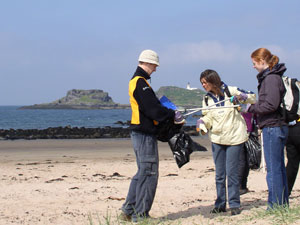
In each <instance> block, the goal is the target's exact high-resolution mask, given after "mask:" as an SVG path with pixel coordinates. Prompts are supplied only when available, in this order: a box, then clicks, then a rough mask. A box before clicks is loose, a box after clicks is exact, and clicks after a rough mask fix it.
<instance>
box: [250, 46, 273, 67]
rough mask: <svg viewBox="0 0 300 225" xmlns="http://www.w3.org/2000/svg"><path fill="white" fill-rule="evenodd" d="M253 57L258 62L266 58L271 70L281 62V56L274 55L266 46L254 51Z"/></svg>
mask: <svg viewBox="0 0 300 225" xmlns="http://www.w3.org/2000/svg"><path fill="white" fill-rule="evenodd" d="M251 58H252V59H254V60H255V61H256V62H259V61H261V60H265V61H266V63H267V64H268V65H269V69H270V70H271V69H272V68H273V67H274V66H275V65H276V64H277V63H278V62H279V58H278V57H277V56H276V55H272V53H271V52H270V51H269V50H268V49H266V48H259V49H256V50H255V51H254V52H252V54H251Z"/></svg>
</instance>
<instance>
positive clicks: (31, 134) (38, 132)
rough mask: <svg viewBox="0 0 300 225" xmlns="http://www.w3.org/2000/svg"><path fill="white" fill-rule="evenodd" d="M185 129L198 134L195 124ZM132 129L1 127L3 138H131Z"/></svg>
mask: <svg viewBox="0 0 300 225" xmlns="http://www.w3.org/2000/svg"><path fill="white" fill-rule="evenodd" d="M183 130H184V131H185V132H187V133H188V134H189V135H191V136H195V135H198V134H197V132H196V131H195V126H184V127H183ZM129 137H130V129H129V128H123V127H103V128H85V127H70V126H66V127H49V128H47V129H9V130H4V129H0V139H2V140H16V139H25V140H34V139H93V138H129Z"/></svg>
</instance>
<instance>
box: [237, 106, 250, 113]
mask: <svg viewBox="0 0 300 225" xmlns="http://www.w3.org/2000/svg"><path fill="white" fill-rule="evenodd" d="M250 106H251V104H241V105H240V107H239V108H238V110H239V111H240V112H243V113H246V112H248V110H249V108H250Z"/></svg>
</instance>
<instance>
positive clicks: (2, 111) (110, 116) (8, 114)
mask: <svg viewBox="0 0 300 225" xmlns="http://www.w3.org/2000/svg"><path fill="white" fill-rule="evenodd" d="M20 107H21V106H0V129H5V130H8V129H47V128H49V127H66V126H70V127H85V128H99V127H100V128H102V127H106V126H110V127H127V125H121V124H120V123H117V122H118V121H121V122H123V123H126V122H127V121H129V120H130V119H131V110H130V109H103V110H101V109H99V110H96V109H93V110H80V109H76V110H73V109H22V110H21V109H19V108H20ZM196 121H197V118H195V117H192V116H189V117H187V118H186V125H189V126H192V125H196Z"/></svg>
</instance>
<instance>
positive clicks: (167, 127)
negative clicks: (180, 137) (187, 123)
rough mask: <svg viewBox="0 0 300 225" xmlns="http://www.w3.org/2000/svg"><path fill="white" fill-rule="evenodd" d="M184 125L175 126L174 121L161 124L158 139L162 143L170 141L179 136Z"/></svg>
mask: <svg viewBox="0 0 300 225" xmlns="http://www.w3.org/2000/svg"><path fill="white" fill-rule="evenodd" d="M182 126H183V124H174V120H172V119H170V120H167V121H164V122H162V123H159V125H158V134H157V139H158V140H159V141H162V142H167V141H169V140H170V139H171V138H172V137H173V136H174V135H175V134H178V133H179V132H180V130H181V128H182Z"/></svg>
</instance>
